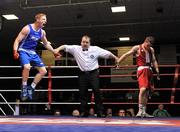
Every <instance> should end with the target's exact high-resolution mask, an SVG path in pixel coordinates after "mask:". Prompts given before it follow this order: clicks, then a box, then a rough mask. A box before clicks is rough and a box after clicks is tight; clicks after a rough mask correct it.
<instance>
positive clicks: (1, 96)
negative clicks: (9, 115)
mask: <svg viewBox="0 0 180 132" xmlns="http://www.w3.org/2000/svg"><path fill="white" fill-rule="evenodd" d="M0 96H1V97H2V99H3V100H4V101H5V102H4V103H5V104H7V105H8V106H9V108H10V109H11V110H12V111H13V113H15V111H14V109H13V108H12V107H11V105H10V103H8V102H7V100H6V99H5V98H4V96H3V95H2V94H1V93H0Z"/></svg>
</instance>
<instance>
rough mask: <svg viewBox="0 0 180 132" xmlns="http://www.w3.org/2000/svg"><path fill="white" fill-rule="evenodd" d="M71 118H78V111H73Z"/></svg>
mask: <svg viewBox="0 0 180 132" xmlns="http://www.w3.org/2000/svg"><path fill="white" fill-rule="evenodd" d="M72 116H74V117H79V116H80V113H79V111H78V110H73V112H72Z"/></svg>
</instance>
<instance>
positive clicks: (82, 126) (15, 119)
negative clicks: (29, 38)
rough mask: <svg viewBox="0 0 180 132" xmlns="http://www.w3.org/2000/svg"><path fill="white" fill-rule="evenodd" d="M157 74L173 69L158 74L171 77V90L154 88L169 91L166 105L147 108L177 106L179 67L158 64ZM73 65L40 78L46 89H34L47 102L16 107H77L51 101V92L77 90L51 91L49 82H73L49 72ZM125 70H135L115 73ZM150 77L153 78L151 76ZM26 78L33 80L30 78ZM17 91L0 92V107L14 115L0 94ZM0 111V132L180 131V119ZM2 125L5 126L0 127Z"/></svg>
mask: <svg viewBox="0 0 180 132" xmlns="http://www.w3.org/2000/svg"><path fill="white" fill-rule="evenodd" d="M159 67H160V73H161V68H173V70H174V72H173V73H161V74H160V76H161V78H163V77H166V76H171V77H172V78H173V82H172V87H169V88H155V91H160V92H161V91H169V93H170V99H169V101H168V102H149V103H148V104H149V105H157V104H166V105H175V106H177V107H178V106H179V105H180V102H177V101H176V98H175V97H176V95H177V91H179V90H180V88H179V87H177V85H178V84H179V82H178V80H179V68H180V65H160V66H159ZM14 68H18V69H19V68H21V67H20V66H0V69H14ZM76 68H78V67H77V66H48V67H47V70H48V74H47V76H45V77H44V79H47V80H48V83H47V89H36V90H35V91H36V92H47V93H48V94H47V95H48V101H47V102H19V103H18V104H19V105H25V104H29V105H32V104H36V105H40V104H44V105H46V104H48V105H64V104H65V105H79V104H80V102H53V100H52V98H53V97H52V96H53V94H52V92H78V91H79V90H78V89H63V88H61V89H53V86H52V83H53V79H77V78H78V76H60V75H59V76H54V75H53V72H52V70H53V69H76ZM101 68H102V69H110V68H115V67H114V66H100V69H101ZM125 68H127V69H129V68H136V66H134V65H133V66H120V67H118V68H117V70H123V69H125ZM153 76H157V74H154V75H153ZM99 77H100V79H101V78H119V77H136V74H132V73H131V74H119V75H105V74H103V75H102V74H100V75H99ZM21 78H22V77H17V76H11V77H10V76H1V77H0V80H16V79H21ZM29 78H31V79H32V78H33V77H32V76H31V77H29ZM137 90H138V89H137V88H101V89H100V91H101V92H117V91H118V92H121V91H123V92H124V91H137ZM20 91H21V90H20V89H0V98H2V100H3V101H1V102H0V105H7V107H8V108H9V109H10V110H11V111H12V113H14V112H15V109H14V107H13V106H14V105H16V104H17V102H10V101H8V100H7V99H6V98H5V97H4V96H3V94H4V93H7V92H20ZM88 91H90V92H92V89H88ZM88 104H89V105H92V106H93V105H94V95H93V93H92V94H91V101H90V102H89V103H88ZM103 104H104V105H112V106H115V105H137V104H138V103H137V102H107V101H106V102H104V103H103ZM0 111H1V113H2V114H3V115H4V116H1V117H0V131H24V127H26V128H27V129H26V131H31V128H32V129H33V130H34V131H41V130H42V129H43V131H50V130H53V131H58V129H61V131H62V132H65V131H90V130H95V131H96V130H97V131H104V130H107V131H119V130H121V131H122V132H123V131H130V130H133V129H134V131H146V132H150V131H153V130H154V131H155V130H159V131H161V130H163V131H180V118H164V119H162V118H154V119H137V118H121V117H112V118H97V117H94V118H77V117H69V116H67V117H64V116H59V117H54V116H12V115H8V116H7V114H6V110H4V109H2V108H1V106H0ZM3 126H6V127H3Z"/></svg>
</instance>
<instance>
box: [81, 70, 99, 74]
mask: <svg viewBox="0 0 180 132" xmlns="http://www.w3.org/2000/svg"><path fill="white" fill-rule="evenodd" d="M98 70H99V69H94V70H92V71H81V70H80V73H84V74H90V73H93V72H95V71H98Z"/></svg>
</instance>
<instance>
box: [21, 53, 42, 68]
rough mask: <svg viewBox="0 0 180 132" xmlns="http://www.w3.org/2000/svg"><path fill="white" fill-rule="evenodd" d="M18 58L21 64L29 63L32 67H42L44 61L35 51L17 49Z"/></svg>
mask: <svg viewBox="0 0 180 132" xmlns="http://www.w3.org/2000/svg"><path fill="white" fill-rule="evenodd" d="M19 58H20V62H21V65H22V66H24V65H25V64H31V65H32V66H34V67H44V66H45V65H44V63H43V62H42V60H41V58H40V57H39V55H37V53H28V52H26V51H19Z"/></svg>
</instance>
